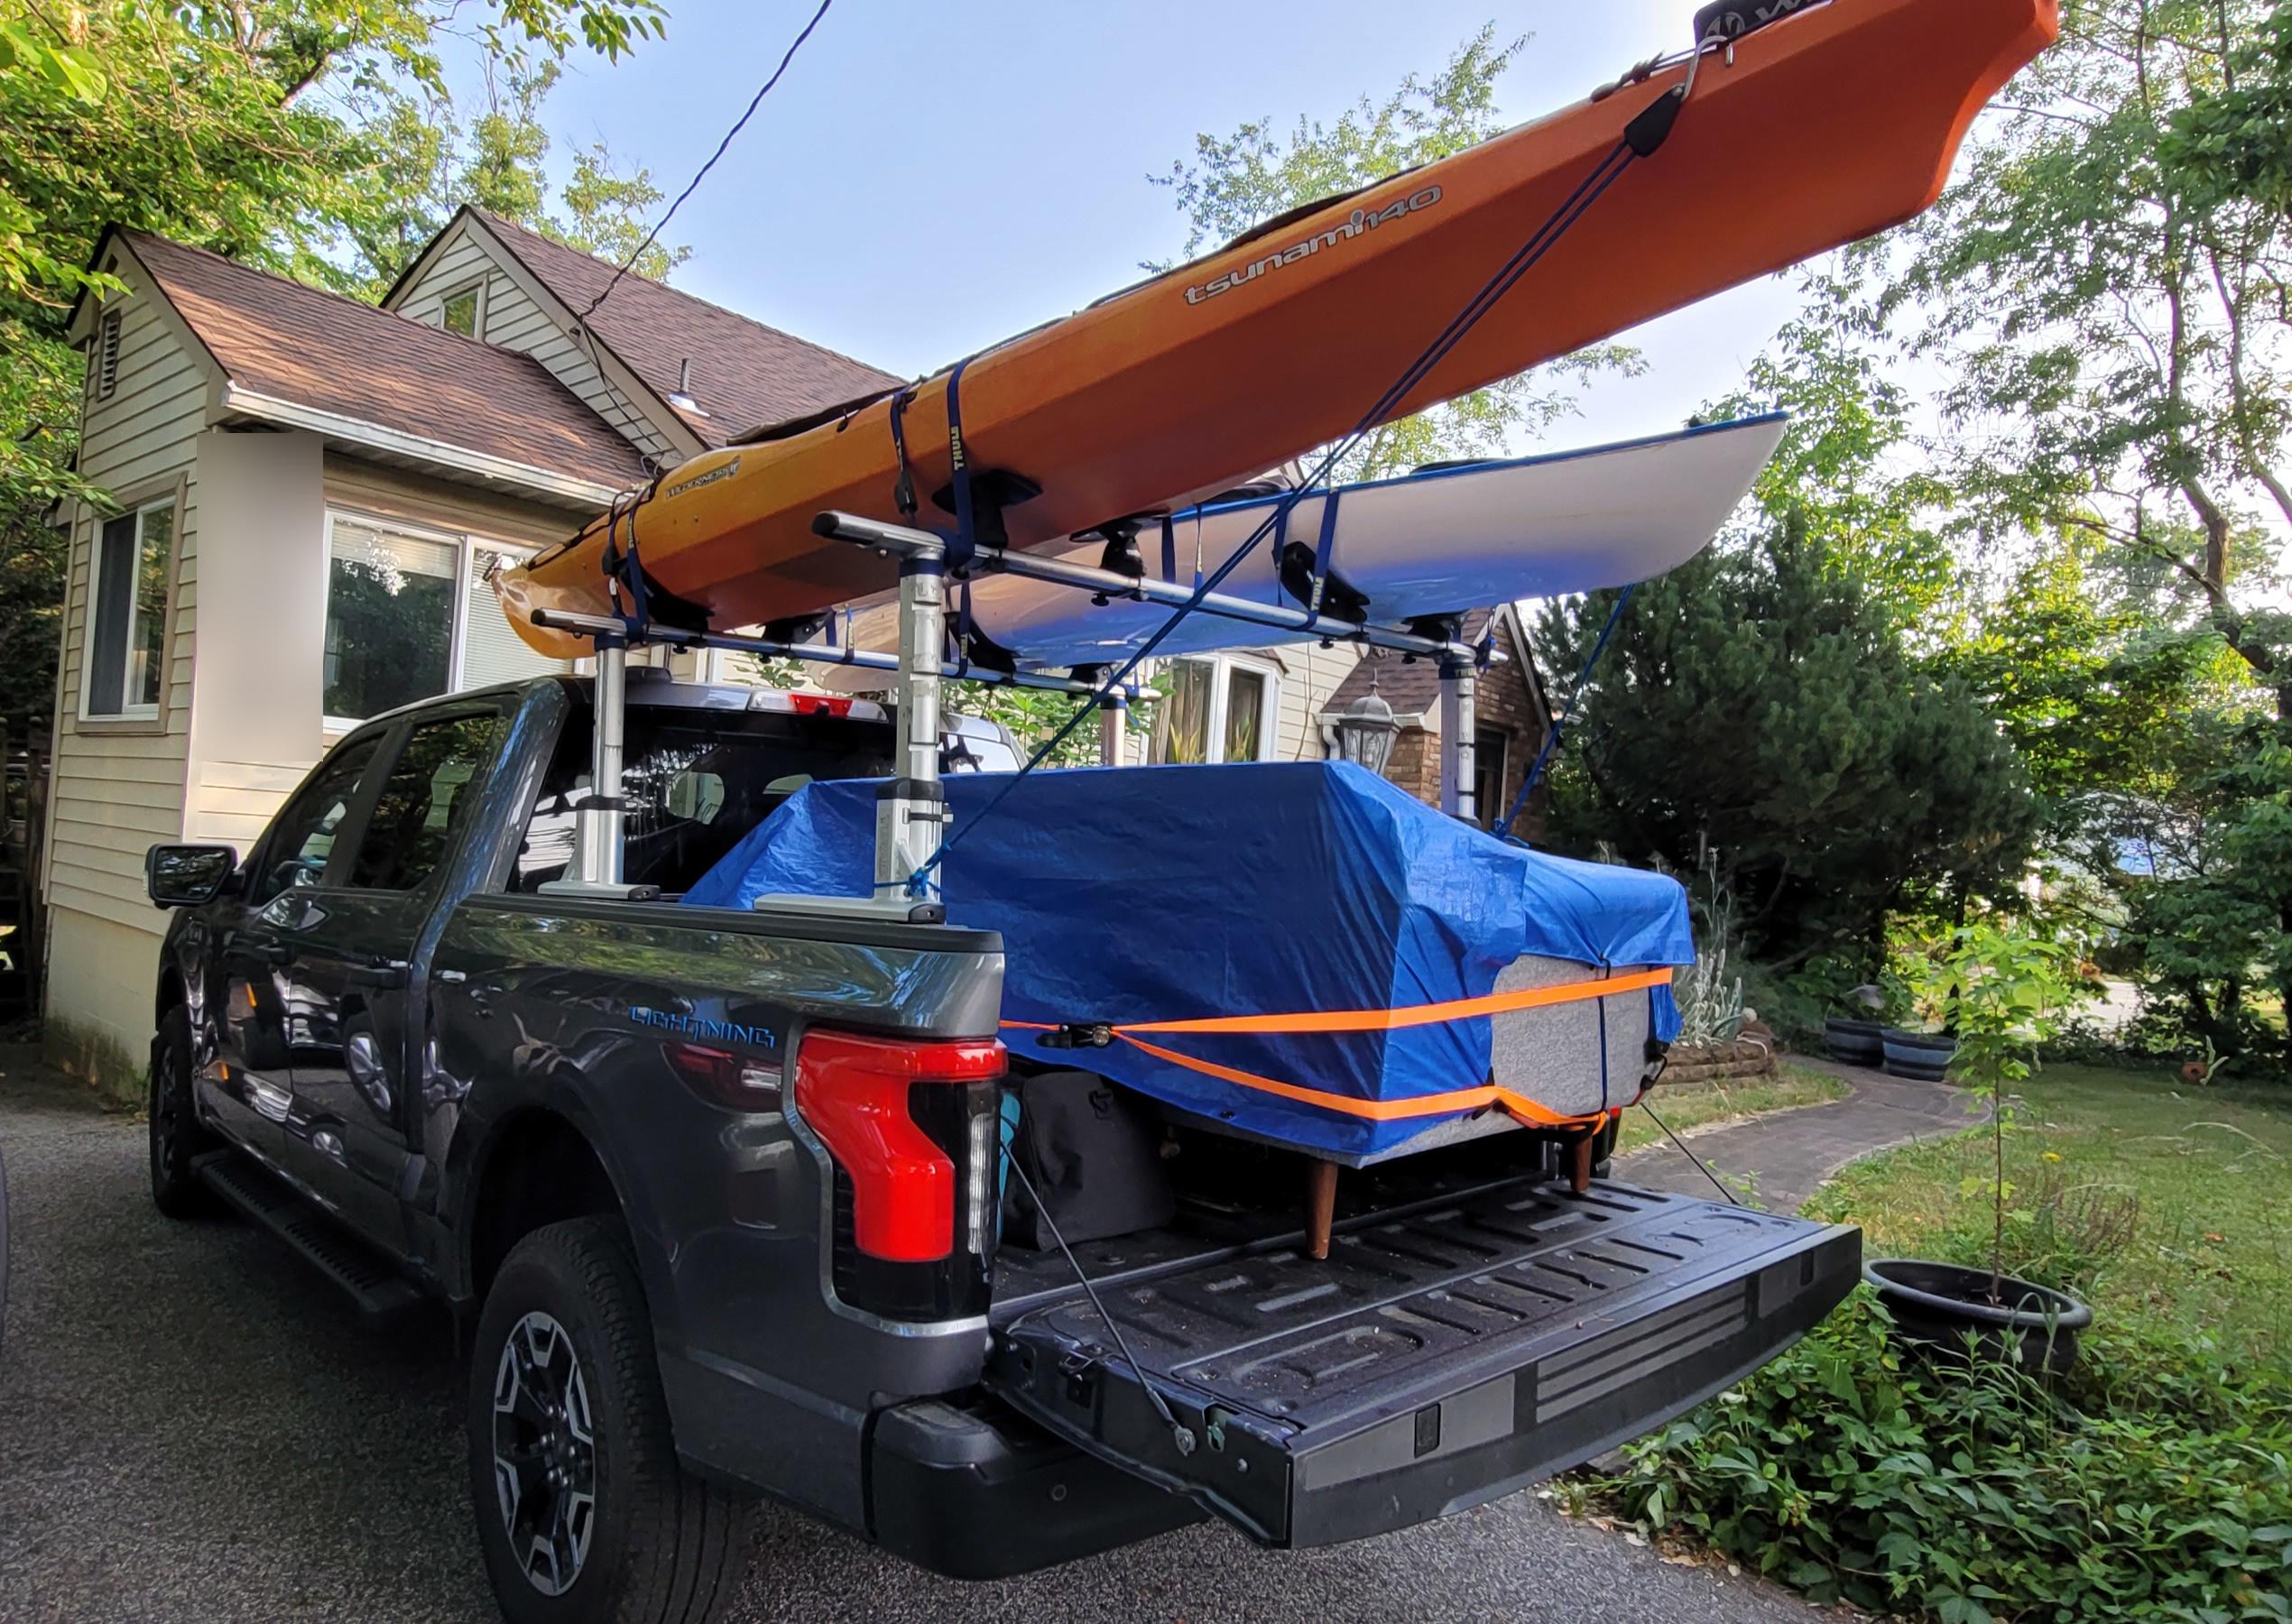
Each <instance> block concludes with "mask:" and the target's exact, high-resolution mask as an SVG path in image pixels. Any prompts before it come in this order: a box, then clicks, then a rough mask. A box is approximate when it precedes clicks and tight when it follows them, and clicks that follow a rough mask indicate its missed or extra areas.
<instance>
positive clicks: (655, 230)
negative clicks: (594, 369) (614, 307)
mask: <svg viewBox="0 0 2292 1624" xmlns="http://www.w3.org/2000/svg"><path fill="white" fill-rule="evenodd" d="M835 4H836V0H819V9H818V11H816V12H814V13H813V14H812V20H811V21H810V22H809V23H805V24H804V32H801V33H799V34H798V35H797V36H796V38H795V40H794V42H792V43H790V45H789V47H788V50H787V52H786V54H784V55H783V56H781V59H780V66H779V67H777V68H775V69H772V78H768V79H766V80H765V81H764V83H763V87H762V88H761V89H759V90H758V91H757V92H756V94H755V95H754V96H753V97H750V98H749V101H748V110H747V111H746V112H745V113H743V114H742V115H740V116H739V117H738V118H737V119H735V121H734V123H733V126H732V128H731V129H729V130H726V131H725V138H724V139H723V140H722V141H719V142H718V143H716V151H715V152H711V153H709V154H708V161H707V162H706V163H704V164H702V165H701V166H700V169H699V171H698V173H697V174H695V175H694V176H693V177H692V179H691V180H689V182H687V183H686V186H685V189H684V190H682V191H680V192H679V193H678V194H677V200H676V201H675V202H673V203H671V204H670V205H669V212H668V213H666V214H664V215H662V216H661V218H660V220H659V222H658V223H657V224H656V225H654V226H653V227H652V230H650V231H648V232H646V233H645V234H644V241H642V243H639V244H638V245H636V246H635V247H634V248H633V249H631V250H630V251H629V257H628V258H627V259H625V260H623V261H622V262H621V264H620V267H619V268H618V269H617V270H615V272H613V280H612V281H608V282H606V283H605V291H603V292H601V293H599V294H598V295H597V296H596V298H595V299H592V300H589V308H588V309H586V310H583V311H582V312H581V314H580V316H579V317H578V320H581V321H587V320H588V318H590V317H592V316H594V315H596V309H597V307H598V306H599V305H601V304H603V303H604V302H605V300H608V299H610V298H611V297H612V296H613V290H614V289H615V288H617V287H619V286H620V285H621V279H622V278H623V277H624V276H626V275H628V273H629V272H630V271H631V270H632V269H633V267H634V266H635V264H636V263H637V261H638V260H640V259H642V257H643V256H644V251H645V250H646V249H648V248H650V247H652V245H653V242H654V240H655V239H656V238H658V237H659V236H660V235H661V233H662V232H663V231H666V230H667V229H668V228H669V222H670V220H673V219H675V218H676V217H677V210H679V208H683V207H684V202H685V199H686V198H689V197H690V196H692V194H693V193H694V192H695V191H697V190H698V189H699V188H700V183H701V182H702V181H703V180H707V178H708V171H710V170H712V169H714V168H716V160H717V159H719V158H722V157H723V156H724V155H725V150H726V149H727V148H729V147H730V146H731V145H732V143H733V140H734V138H735V137H736V136H737V135H738V134H740V132H741V131H743V130H744V129H745V128H747V127H748V121H749V120H750V119H752V118H753V117H755V116H756V109H757V108H758V107H761V106H763V103H764V97H767V96H770V95H771V94H772V87H773V86H774V85H777V84H778V83H780V79H781V75H782V74H784V73H786V72H787V71H788V64H789V63H790V62H792V61H794V60H796V53H797V52H798V51H801V50H802V49H803V48H804V42H805V41H806V40H809V39H810V38H811V37H812V30H814V29H815V28H818V26H819V21H820V19H821V18H822V17H825V16H826V15H827V8H828V7H829V6H831V5H835Z"/></svg>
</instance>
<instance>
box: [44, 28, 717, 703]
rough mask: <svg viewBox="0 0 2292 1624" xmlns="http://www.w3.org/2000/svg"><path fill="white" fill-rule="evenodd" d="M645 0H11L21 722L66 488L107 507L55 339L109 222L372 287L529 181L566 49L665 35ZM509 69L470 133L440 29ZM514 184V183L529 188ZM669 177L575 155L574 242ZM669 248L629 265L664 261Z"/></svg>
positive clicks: (501, 71) (356, 288)
mask: <svg viewBox="0 0 2292 1624" xmlns="http://www.w3.org/2000/svg"><path fill="white" fill-rule="evenodd" d="M663 17H664V14H663V12H662V10H661V6H660V5H659V4H657V0H489V3H488V4H486V5H478V6H467V7H461V8H448V10H447V11H445V12H442V13H441V12H440V11H439V9H438V8H436V7H434V6H430V5H424V4H417V3H415V0H318V3H312V0H303V3H301V4H286V3H285V0H253V3H250V4H243V5H229V6H221V5H160V4H156V3H154V0H99V3H97V4H91V5H70V6H49V5H42V4H38V3H36V0H0V623H4V624H5V630H6V644H5V646H6V650H7V651H11V652H12V654H14V656H15V657H14V658H11V659H10V660H8V662H7V666H6V671H7V676H6V678H5V681H0V715H5V716H6V717H7V719H8V720H9V722H10V724H11V726H12V727H14V725H15V724H16V723H17V722H18V721H19V720H24V721H32V720H35V719H37V718H43V717H44V716H45V715H47V714H48V702H47V700H46V699H45V698H43V697H41V696H42V695H45V694H49V693H51V692H52V686H53V660H54V649H55V632H54V623H53V619H52V615H53V608H54V604H55V602H56V600H57V598H58V596H59V595H60V582H59V580H58V579H57V574H56V572H57V571H58V570H59V569H60V565H61V561H62V558H63V551H62V548H61V543H60V538H58V537H56V536H55V535H54V534H53V533H52V532H51V531H48V530H47V528H46V525H45V522H44V514H45V512H46V511H47V510H48V508H49V507H50V506H51V504H52V503H54V502H55V501H56V500H57V499H58V498H60V497H66V496H76V497H79V498H83V499H86V500H88V501H91V502H94V503H97V505H98V506H101V505H102V504H103V502H104V500H105V499H104V496H103V494H102V493H100V492H97V491H93V490H90V489H89V488H88V486H87V485H86V484H85V483H84V482H83V481H81V480H80V479H79V476H78V475H77V474H76V473H75V472H74V469H73V457H74V454H75V452H76V450H77V443H78V423H79V400H80V382H81V376H82V369H81V362H80V358H79V355H77V354H76V353H75V352H73V351H72V350H70V349H69V348H68V347H67V346H65V345H64V343H63V332H64V326H65V321H66V318H67V316H68V314H69V310H70V309H71V307H72V305H73V302H74V300H77V299H78V298H79V297H81V296H83V295H85V294H88V293H94V294H97V295H101V294H103V293H105V292H107V291H113V289H114V288H115V286H116V283H115V281H113V279H109V278H106V276H105V275H104V274H103V273H102V272H100V271H99V270H96V269H91V268H90V267H89V266H88V263H87V262H88V256H89V254H91V252H92V251H93V249H94V247H95V245H96V242H97V237H98V235H100V233H101V231H102V229H103V227H104V226H106V225H109V224H115V223H116V224H119V225H124V226H134V227H139V228H142V229H144V230H148V231H152V232H156V233H159V234H161V235H166V236H171V237H173V238H175V239H177V240H179V241H181V242H186V243H190V244H193V245H197V246H200V247H205V248H211V249H214V250H216V251H217V252H218V253H222V254H227V255H229V256H231V257H233V258H236V259H238V260H241V261H243V262H245V263H248V264H252V265H255V266H258V267H260V268H262V269H263V270H267V271H273V272H280V273H282V274H285V275H290V276H294V277H299V278H300V279H302V280H304V281H310V282H313V283H315V284H317V285H319V286H321V287H325V288H328V289H331V290H333V291H337V292H342V293H347V294H351V295H364V296H372V295H373V294H374V293H375V292H377V291H379V289H380V287H381V286H382V285H383V284H384V283H385V282H386V281H388V280H389V278H390V277H391V276H393V274H394V273H395V272H397V271H398V270H399V269H400V268H402V266H403V264H404V263H406V261H407V259H408V258H409V257H410V256H411V254H412V253H413V252H414V251H415V250H416V249H417V248H418V247H420V245H421V244H422V243H423V242H424V241H426V240H427V239H428V237H429V236H430V234H431V233H432V232H434V231H435V230H436V228H437V227H438V226H439V225H441V224H442V223H443V221H444V219H445V217H446V215H447V213H448V212H450V209H451V208H452V207H453V206H454V205H455V204H457V202H459V201H460V200H462V198H466V197H470V196H476V195H484V194H485V188H487V187H493V188H494V189H496V192H495V195H494V197H493V198H492V200H494V201H496V202H498V201H501V200H502V199H503V198H504V197H506V196H508V195H509V194H510V193H511V192H513V191H516V192H517V193H518V195H519V196H521V197H522V196H527V195H529V194H530V195H533V196H538V195H539V193H540V189H541V182H540V180H539V177H538V174H537V173H536V172H535V171H534V169H533V166H534V165H535V164H536V163H538V161H539V158H540V156H541V152H544V151H545V150H546V147H547V140H546V138H545V137H542V136H540V134H539V132H538V127H537V126H536V125H534V123H533V115H534V112H535V109H536V107H537V106H538V101H539V97H540V96H541V94H543V93H545V92H546V90H547V88H548V86H549V84H550V81H551V80H552V79H553V78H554V77H555V74H556V71H557V63H558V61H559V59H560V58H561V57H563V56H564V55H565V54H566V53H567V52H568V51H573V50H575V49H578V48H587V49H588V50H590V51H596V52H597V53H598V54H600V55H603V56H605V57H606V58H607V59H608V60H609V59H613V58H616V57H617V56H619V55H620V54H621V53H622V52H623V51H626V50H628V49H630V48H631V47H632V46H633V44H634V43H635V42H637V41H639V40H640V39H642V38H644V37H647V36H657V35H659V34H660V32H661V29H662V26H663ZM449 34H451V35H453V36H456V37H458V38H460V39H462V40H464V41H468V42H475V43H476V46H477V48H478V49H479V51H481V53H482V54H483V56H484V58H485V61H486V63H487V65H488V67H489V70H490V71H489V82H490V81H491V80H492V78H494V75H496V74H497V75H498V78H499V82H501V83H504V84H505V85H507V86H508V87H509V92H508V94H507V96H506V97H495V98H494V106H491V107H489V109H488V111H487V114H486V115H485V117H484V118H483V119H481V120H480V121H479V124H478V128H477V130H476V133H475V134H474V135H473V137H472V143H473V144H470V145H469V146H468V147H467V149H465V146H464V144H463V141H462V136H461V134H460V131H459V127H458V125H457V124H456V122H455V120H454V118H453V115H452V109H451V107H450V106H449V104H448V102H447V101H446V99H445V77H444V69H443V64H442V61H441V58H440V55H439V52H440V49H441V42H442V41H443V40H444V38H445V37H446V36H448V35H449ZM521 189H522V190H521ZM658 196H659V194H658V193H657V192H655V191H653V190H652V189H651V188H650V186H649V183H648V182H647V181H646V180H645V177H644V176H643V173H642V171H638V173H637V174H636V175H635V176H634V177H633V179H632V180H619V179H616V178H615V177H613V176H612V174H611V171H610V166H609V163H608V162H607V161H606V160H605V156H604V154H603V153H602V151H601V150H598V151H596V152H593V153H585V154H584V155H583V156H582V158H581V159H580V160H578V161H577V162H576V166H575V172H574V177H573V182H572V184H571V185H569V186H568V188H567V190H566V194H565V198H564V207H565V208H566V210H567V211H568V216H569V218H568V219H566V220H564V221H561V222H560V221H559V220H556V219H552V218H550V217H547V215H546V212H545V211H544V212H543V213H541V214H537V215H536V217H535V219H534V222H533V223H534V224H536V225H537V226H539V228H541V229H544V230H550V231H552V232H555V233H556V234H558V235H563V236H564V237H566V238H567V239H568V240H570V241H573V242H575V243H576V244H577V245H581V246H595V247H611V246H613V245H616V244H620V243H624V242H625V243H627V244H628V245H631V246H633V244H634V241H635V236H634V235H633V234H632V233H631V232H630V230H629V228H628V221H629V219H630V217H632V216H633V214H636V213H641V212H642V211H643V210H644V209H647V208H650V207H651V205H652V203H653V202H654V201H656V200H657V198H658ZM676 257H678V254H677V252H676V251H674V250H669V251H664V253H663V254H662V255H661V257H659V258H656V259H654V260H652V261H651V262H650V263H641V264H640V267H639V268H640V269H651V270H661V269H665V268H667V266H668V265H670V264H673V263H675V259H676Z"/></svg>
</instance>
